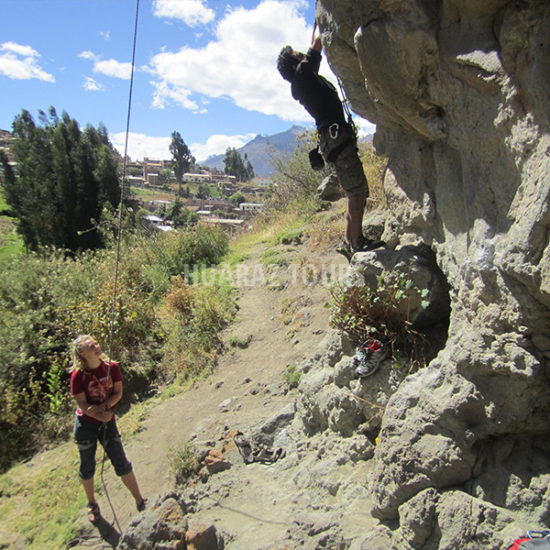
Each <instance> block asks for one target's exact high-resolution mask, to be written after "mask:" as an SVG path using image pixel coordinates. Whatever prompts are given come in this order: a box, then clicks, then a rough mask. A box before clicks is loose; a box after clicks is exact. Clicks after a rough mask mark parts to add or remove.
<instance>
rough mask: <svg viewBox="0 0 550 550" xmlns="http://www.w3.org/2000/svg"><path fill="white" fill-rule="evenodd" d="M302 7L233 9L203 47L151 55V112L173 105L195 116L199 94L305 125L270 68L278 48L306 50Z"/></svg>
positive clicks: (273, 2)
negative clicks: (152, 82) (229, 100)
mask: <svg viewBox="0 0 550 550" xmlns="http://www.w3.org/2000/svg"><path fill="white" fill-rule="evenodd" d="M305 5H307V4H304V2H303V1H302V0H264V1H263V2H261V3H260V4H259V5H258V6H257V7H256V8H254V9H251V10H247V9H245V8H242V7H239V8H236V9H234V10H232V11H228V12H227V13H226V15H225V17H224V18H223V20H221V21H220V23H219V24H218V26H217V28H216V36H215V40H212V41H211V42H209V43H208V44H207V45H206V46H205V47H203V48H197V49H194V48H192V47H189V46H184V47H182V48H181V49H180V50H179V51H177V52H168V51H162V52H161V53H159V54H157V55H156V56H154V57H153V58H152V59H151V61H150V64H149V68H148V70H149V71H150V72H151V73H152V74H153V75H154V77H155V81H154V87H155V92H154V96H153V97H154V99H153V106H154V107H157V108H162V107H164V106H165V104H166V103H168V102H175V103H178V104H180V105H181V106H183V107H184V108H186V109H190V110H192V111H198V110H199V107H198V98H197V99H196V100H195V98H193V94H199V95H202V96H203V97H204V96H206V97H209V98H220V97H225V98H230V99H231V100H232V101H233V102H234V103H235V104H236V105H237V106H239V107H241V108H243V109H246V110H249V111H258V112H261V113H264V114H267V115H276V116H278V117H280V118H282V119H285V120H289V121H296V122H297V121H310V120H311V118H310V117H309V115H308V114H307V112H306V111H305V110H304V109H303V107H302V106H301V105H299V104H298V103H297V102H296V101H294V100H293V99H292V97H291V95H290V88H289V84H288V82H286V81H284V80H283V79H282V78H281V76H280V74H279V72H278V71H277V67H276V60H277V56H278V55H279V51H280V50H281V48H282V47H283V46H284V45H286V44H292V45H293V46H294V47H296V48H297V49H302V50H306V49H307V48H308V46H309V44H310V41H311V31H312V28H311V26H308V24H307V22H306V20H305V19H304V16H303V15H302V14H301V13H300V9H301V8H303V7H304V6H305ZM325 67H328V65H326V64H325V63H324V64H323V73H325V72H326V69H325Z"/></svg>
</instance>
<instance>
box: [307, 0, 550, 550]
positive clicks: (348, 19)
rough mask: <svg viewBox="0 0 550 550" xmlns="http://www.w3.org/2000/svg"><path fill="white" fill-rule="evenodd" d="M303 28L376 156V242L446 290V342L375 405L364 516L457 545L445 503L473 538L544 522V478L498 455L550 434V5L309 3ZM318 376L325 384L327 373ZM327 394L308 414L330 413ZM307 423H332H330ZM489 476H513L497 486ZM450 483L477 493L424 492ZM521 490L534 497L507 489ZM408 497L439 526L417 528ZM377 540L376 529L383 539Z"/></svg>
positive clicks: (317, 420)
mask: <svg viewBox="0 0 550 550" xmlns="http://www.w3.org/2000/svg"><path fill="white" fill-rule="evenodd" d="M316 17H317V22H318V24H319V27H320V29H321V31H322V33H323V43H324V46H325V51H326V55H327V58H328V61H329V63H330V65H331V67H332V68H333V70H334V71H335V72H336V73H337V74H338V75H339V76H340V78H341V80H342V83H343V87H344V89H345V91H346V94H347V96H348V98H349V100H350V102H351V105H352V108H353V109H354V111H356V112H357V113H358V114H360V115H361V116H364V117H366V118H368V119H369V120H371V121H372V122H375V123H376V124H377V132H376V136H375V140H374V143H375V146H376V148H377V150H378V152H380V153H383V154H385V155H387V157H388V159H389V160H388V169H387V171H386V174H385V179H384V190H385V194H386V201H387V204H388V208H389V214H388V217H387V220H386V226H385V233H384V240H385V241H386V242H387V243H388V244H389V245H390V246H392V247H395V248H396V251H398V250H399V249H402V248H403V247H406V246H410V245H413V246H415V247H418V246H420V247H428V248H429V249H431V250H432V251H433V253H434V262H435V263H436V264H437V266H438V269H439V270H440V271H441V273H442V274H443V279H442V280H444V283H445V284H448V289H449V296H450V320H449V331H448V338H447V341H446V343H445V347H444V349H443V350H441V351H440V352H439V354H438V355H437V357H436V358H435V359H434V360H433V361H432V363H431V364H430V366H429V367H428V368H426V369H422V370H420V371H419V372H418V373H416V374H414V375H413V376H412V377H410V378H409V379H407V380H405V381H404V382H403V383H402V384H400V385H399V387H398V388H397V390H396V392H395V393H394V394H393V395H392V397H391V398H390V399H389V401H388V403H387V406H386V408H385V413H384V416H383V418H382V422H381V432H380V444H379V445H378V447H377V450H376V454H375V460H376V465H375V468H374V474H373V479H372V482H373V485H372V486H373V492H374V496H375V501H376V511H377V514H378V515H379V516H380V517H382V518H386V519H394V520H401V521H402V522H403V525H404V527H403V536H405V537H406V540H407V541H409V542H408V544H410V545H412V546H414V545H416V546H414V547H420V546H418V544H420V542H419V541H421V540H426V541H429V540H431V541H432V542H431V543H430V544H432V547H434V548H452V547H453V546H452V543H451V542H450V541H451V538H452V537H454V536H455V533H454V530H453V529H454V528H453V526H452V525H451V524H452V521H450V520H448V519H447V517H450V515H448V516H447V515H446V514H445V513H444V511H445V510H454V512H453V513H455V514H458V515H459V516H460V518H461V520H460V522H461V523H462V524H467V525H468V528H469V532H470V533H471V536H472V537H473V539H472V540H474V539H475V537H476V536H477V535H476V533H484V532H485V531H486V530H487V529H488V526H489V523H490V525H491V528H494V529H497V530H501V529H504V528H505V525H506V524H507V522H508V521H509V518H508V516H507V515H506V514H507V513H508V512H510V513H512V512H513V513H514V514H520V515H521V514H522V513H525V510H529V514H531V517H535V518H537V521H538V522H539V527H542V526H546V527H550V523H549V518H548V510H547V507H546V505H544V504H543V503H542V501H543V498H542V496H541V495H544V494H546V493H547V491H548V489H549V487H550V485H549V482H550V480H549V479H548V470H546V471H545V470H544V467H543V468H535V469H534V470H529V471H526V470H522V469H521V467H520V465H519V463H518V462H513V463H509V462H507V460H508V458H507V456H508V455H506V453H503V452H496V451H495V449H501V448H502V447H506V445H504V443H505V442H509V441H510V440H513V441H518V440H519V438H527V441H528V442H529V441H530V442H531V443H528V442H527V443H525V444H526V445H532V444H533V443H532V442H534V441H541V440H544V439H545V438H547V437H548V435H549V431H550V429H549V426H550V422H549V421H550V384H549V383H548V378H549V375H550V362H549V359H550V338H549V336H548V335H549V334H550V246H549V234H550V208H549V205H550V131H549V121H550V106H549V102H548V97H549V92H550V79H549V78H548V75H549V74H550V5H549V4H548V2H538V1H535V0H531V1H526V2H515V1H513V0H487V1H483V2H472V1H470V0H433V1H430V2H421V1H420V0H318V2H317V12H316ZM395 257H396V256H395V255H392V254H390V253H388V258H394V259H395ZM392 261H393V260H392ZM394 265H398V264H394ZM352 267H354V266H352ZM357 267H358V268H361V266H360V265H359V264H358V265H357ZM390 269H392V268H391V267H390ZM359 271H360V269H359ZM334 364H336V363H334ZM324 368H325V369H326V372H325V374H324V376H325V381H326V382H327V383H330V384H334V380H335V379H336V378H335V374H334V372H332V371H333V370H334V368H333V366H332V367H331V369H332V371H329V370H327V366H326V365H325V367H324ZM305 384H306V382H304V386H303V387H302V389H307V388H306V386H305ZM334 385H336V384H334ZM313 387H315V384H313V383H312V385H311V388H313ZM311 388H310V389H311ZM318 388H319V390H320V392H321V393H323V392H322V386H321V385H320V384H319V385H318ZM307 394H309V395H311V391H310V390H308V391H307ZM335 395H336V397H335V398H334V399H336V401H337V404H336V408H338V407H340V408H342V407H343V405H342V403H343V400H342V398H341V396H340V397H338V393H337V392H336V393H335ZM330 399H331V397H330V396H323V397H322V399H321V400H320V401H319V407H321V406H325V407H326V408H330V407H332V409H331V410H335V407H334V406H332V405H331V404H330V403H329V402H330ZM319 407H318V408H319ZM307 412H308V413H309V415H310V418H312V419H313V423H314V424H316V425H319V426H323V422H325V425H326V426H328V420H324V421H323V420H321V418H325V419H326V418H327V417H326V415H325V416H324V417H320V416H319V415H317V416H316V414H317V413H316V411H315V410H314V407H310V408H309V409H308V411H307ZM351 412H352V415H355V414H356V411H351ZM339 425H341V423H340V424H339ZM347 429H348V428H346V430H347ZM344 431H345V430H344ZM487 456H491V457H492V460H490V461H489V460H486V457H487ZM537 456H543V453H542V452H541V453H539V455H537ZM491 470H493V471H502V472H504V471H506V472H508V474H509V475H508V476H507V477H504V478H502V479H499V480H498V482H499V484H500V488H499V490H497V489H496V488H495V487H494V485H495V483H496V480H495V479H494V478H492V476H491V473H490V471H491ZM518 478H520V479H521V485H522V489H521V490H518V491H517V492H514V491H515V488H517V484H518V483H517V479H518ZM448 487H454V488H455V490H457V491H459V492H463V493H464V495H466V496H467V498H475V499H476V500H472V501H471V502H466V500H467V499H466V500H464V498H465V497H461V499H460V500H457V499H458V496H456V494H455V495H454V496H452V495H451V496H448V497H445V500H439V501H438V505H437V506H436V504H435V503H432V504H428V503H427V501H426V500H422V499H421V497H420V496H419V495H421V494H426V493H425V491H430V490H432V491H436V492H437V494H443V493H442V492H444V491H445V490H446V488H448ZM532 488H536V494H537V495H538V496H537V497H536V498H535V499H534V500H532V501H531V502H530V504H529V503H528V500H529V499H527V498H526V497H525V495H524V498H523V499H522V498H520V497H519V496H517V497H516V498H513V497H512V496H511V495H513V494H516V495H521V494H524V493H522V491H524V492H525V491H530V490H532ZM472 491H476V494H475V495H470V494H469V493H470V492H472ZM430 494H431V493H430ZM503 495H504V496H503ZM417 499H420V501H419V500H417ZM535 501H536V502H537V503H538V504H536V505H535V504H534V502H535ZM409 502H410V503H411V504H410V506H411V509H410V510H409V511H408V512H407V510H406V507H407V503H409ZM419 502H424V503H425V504H426V506H427V509H428V510H432V512H433V515H434V520H433V522H424V523H422V522H421V525H420V526H419V527H418V529H417V528H416V527H414V526H415V525H416V524H417V523H418V522H417V520H416V519H414V517H415V516H414V509H416V508H415V507H418V506H419ZM443 502H445V503H446V504H445V505H444V506H443V504H442V503H443ZM518 503H520V504H518ZM495 506H498V507H502V508H499V511H498V513H497V512H495V511H494V510H493V508H492V507H495ZM507 511H508V512H507ZM432 512H430V513H432ZM411 518H412V519H411ZM488 518H493V519H492V520H491V522H492V523H491V522H489V523H487V522H488ZM503 518H504V519H503ZM483 522H485V523H486V525H485V527H484V526H483V525H481V524H482V523H483ZM455 523H456V522H455ZM431 526H434V527H433V529H434V530H435V531H437V532H438V533H439V534H438V537H439V539H438V540H439V542H438V543H437V544H436V542H434V541H435V539H434V538H433V536H432V535H431V534H430V533H429V531H430V529H431V528H432V527H431ZM382 531H383V530H382ZM382 531H380V532H379V533H377V534H376V536H381V537H387V536H389V535H388V532H386V531H384V532H382ZM435 531H434V532H435ZM430 537H431V538H430ZM480 537H481V535H480ZM482 538H483V537H482ZM438 545H439V546H438ZM464 547H471V548H474V547H475V546H474V542H472V541H471V540H470V541H469V542H467V545H466V546H464ZM488 547H495V548H496V546H495V545H493V546H488Z"/></svg>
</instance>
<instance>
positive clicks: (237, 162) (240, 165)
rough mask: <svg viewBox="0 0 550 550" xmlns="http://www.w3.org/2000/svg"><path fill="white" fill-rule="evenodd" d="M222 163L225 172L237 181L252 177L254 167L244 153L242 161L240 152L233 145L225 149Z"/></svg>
mask: <svg viewBox="0 0 550 550" xmlns="http://www.w3.org/2000/svg"><path fill="white" fill-rule="evenodd" d="M223 164H224V166H225V170H224V171H225V173H226V174H229V175H230V176H235V177H236V178H237V179H238V180H239V181H248V180H250V179H252V178H253V177H254V169H253V168H252V164H250V161H249V160H248V156H247V155H246V153H245V155H244V161H243V158H242V157H241V154H240V153H239V151H237V150H236V149H235V148H234V147H229V148H228V149H227V150H226V151H225V158H224V159H223Z"/></svg>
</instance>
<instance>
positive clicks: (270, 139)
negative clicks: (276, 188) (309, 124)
mask: <svg viewBox="0 0 550 550" xmlns="http://www.w3.org/2000/svg"><path fill="white" fill-rule="evenodd" d="M306 130H307V128H305V127H303V126H292V127H291V128H289V129H288V130H286V131H285V132H281V133H279V134H274V135H272V136H262V135H259V134H258V135H257V136H256V137H255V138H254V139H253V140H252V141H249V142H248V143H247V144H246V145H243V146H242V147H241V148H240V149H237V151H238V152H239V153H240V154H241V156H242V157H243V158H244V155H246V156H247V157H248V160H249V161H250V164H252V167H253V168H254V173H255V174H256V176H260V177H267V176H269V175H271V173H272V172H273V166H272V165H271V162H270V158H271V152H272V151H273V150H275V151H277V152H284V151H287V152H289V153H291V152H292V151H293V150H294V147H296V144H297V141H296V138H297V136H299V135H300V134H302V133H303V132H305V131H306ZM224 158H225V154H223V155H213V156H211V157H208V158H207V159H206V160H205V161H204V162H201V165H203V166H208V167H209V168H217V169H218V170H223V169H224V168H225V166H224V164H223V159H224Z"/></svg>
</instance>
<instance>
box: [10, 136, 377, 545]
mask: <svg viewBox="0 0 550 550" xmlns="http://www.w3.org/2000/svg"><path fill="white" fill-rule="evenodd" d="M307 150H308V144H307V140H306V142H304V143H303V146H302V147H300V148H298V149H297V151H296V152H295V153H294V155H293V159H292V162H293V163H294V165H295V166H296V167H298V166H300V169H301V170H302V172H303V173H304V174H307V173H308V167H307V166H305V165H307V152H306V151H307ZM363 153H364V154H366V156H368V154H369V153H368V152H366V153H365V152H363ZM381 167H382V164H380V163H378V164H376V163H374V164H372V163H371V165H369V166H368V167H366V169H367V171H368V170H370V171H371V173H373V174H377V175H376V176H374V177H373V176H371V183H373V184H374V185H373V189H381V171H382V168H381ZM310 172H311V171H310ZM315 177H317V178H318V176H317V175H316V174H308V175H307V177H306V179H305V180H303V183H302V184H301V183H300V182H298V183H297V182H296V180H294V182H293V183H291V182H290V181H289V180H288V179H287V180H285V178H284V175H281V176H280V178H279V185H278V186H277V187H276V188H275V189H274V190H273V192H272V195H271V198H270V200H269V203H268V204H267V205H266V209H265V212H264V213H263V214H262V215H260V216H258V217H257V218H256V219H255V220H254V222H253V227H252V229H250V230H248V231H247V232H245V233H243V234H241V235H240V236H239V237H238V238H237V239H235V240H234V241H232V242H230V241H229V239H228V236H227V234H226V233H224V232H223V231H222V230H218V229H213V228H211V227H208V226H205V225H202V224H199V225H197V226H196V227H194V228H192V229H182V230H178V231H177V232H172V233H168V234H164V233H159V234H156V233H155V234H151V233H147V232H146V231H143V230H139V229H137V228H136V229H134V230H131V231H127V232H126V233H125V234H124V238H123V239H122V243H121V246H122V249H121V259H120V263H119V273H118V280H117V294H116V300H115V302H114V303H113V291H114V283H115V263H116V250H115V246H114V245H115V244H116V243H114V242H111V241H110V242H109V243H108V246H107V248H106V249H103V250H98V251H88V252H82V253H79V254H78V255H76V256H74V257H68V256H66V255H65V254H64V253H63V252H62V251H56V250H53V251H49V252H46V251H44V252H42V253H40V254H38V253H29V254H22V253H20V254H18V255H15V256H13V257H12V258H11V259H10V261H9V262H3V263H2V264H1V266H0V269H1V270H2V277H1V279H0V319H1V320H0V351H1V352H2V354H3V357H4V361H3V367H2V368H1V370H0V390H1V391H2V394H3V395H4V396H5V398H4V400H3V401H2V404H1V405H0V437H1V439H2V442H3V444H2V453H1V456H0V466H1V467H2V469H3V470H5V474H3V476H2V477H1V478H0V491H1V495H2V496H3V497H4V496H5V497H13V498H8V499H5V498H3V499H2V501H1V504H0V520H1V521H2V523H4V524H6V522H7V523H8V524H13V523H12V522H14V521H15V517H16V516H17V510H16V508H14V505H13V502H15V500H16V498H15V497H17V496H18V495H19V496H21V495H22V494H29V493H32V494H33V495H34V497H33V500H32V503H33V504H32V509H31V511H30V515H29V514H26V517H25V519H24V521H23V519H21V520H20V521H16V522H15V524H14V525H17V528H16V529H17V532H19V533H20V534H21V533H24V535H25V538H26V540H28V541H29V544H30V547H36V548H38V547H40V548H46V547H51V548H57V547H59V545H60V543H61V542H63V543H66V541H67V540H68V539H69V538H70V537H71V536H74V532H72V530H71V527H70V525H71V522H72V521H73V519H74V517H75V513H76V510H77V508H78V506H74V496H75V495H78V498H80V497H81V495H80V492H81V491H80V490H79V489H78V487H77V485H78V482H77V479H76V478H75V476H74V475H73V472H72V462H73V461H74V460H75V458H76V454H75V453H76V451H75V450H74V449H73V446H72V445H69V446H65V445H61V446H60V447H59V448H58V451H57V452H58V453H59V457H58V459H56V460H59V463H60V464H63V466H56V467H55V468H54V470H52V471H51V472H49V473H44V472H43V471H42V472H41V473H40V475H39V476H38V477H32V478H31V477H29V476H28V475H27V471H26V470H25V467H24V466H22V465H16V463H17V462H18V461H21V460H24V459H26V458H27V459H28V458H30V457H31V456H32V455H33V454H34V453H36V452H38V451H40V450H41V449H45V448H51V447H52V446H56V445H59V444H61V443H62V442H64V441H66V440H67V438H68V436H69V435H70V431H71V425H72V410H73V403H72V399H71V398H70V395H69V393H68V386H69V372H68V370H69V368H70V365H69V359H68V353H67V345H68V343H69V342H70V341H71V340H72V339H73V338H75V337H76V336H77V335H78V334H81V333H90V334H93V335H94V337H96V338H97V339H98V341H99V342H100V343H101V345H102V347H103V348H104V350H106V351H108V345H109V341H110V337H111V331H112V336H113V348H112V356H113V357H114V358H116V359H117V360H119V361H120V362H121V363H122V364H123V366H124V372H125V398H124V402H123V403H122V404H121V407H120V410H119V412H121V413H123V412H124V411H125V410H127V409H128V408H129V405H130V404H131V403H133V406H132V409H131V410H132V413H131V414H130V415H125V416H123V418H122V421H121V423H122V426H123V430H125V431H126V433H130V434H131V433H132V432H133V431H135V430H138V429H139V422H140V418H141V414H142V412H141V411H143V407H147V405H146V401H145V400H146V399H147V398H148V397H152V396H158V395H159V392H160V393H162V394H164V395H173V394H174V393H177V392H179V391H181V390H182V389H184V388H185V387H187V386H188V384H189V382H190V381H193V380H196V379H197V378H198V377H201V376H203V375H204V374H205V373H209V372H212V369H213V368H214V367H215V364H216V354H217V352H219V351H220V350H221V348H222V346H223V344H222V342H221V340H220V333H221V329H222V328H223V327H224V326H226V325H227V324H228V323H230V322H231V320H232V319H233V318H234V316H235V313H236V311H237V307H236V301H235V290H236V289H235V288H233V287H232V286H231V282H232V280H233V278H232V277H231V274H232V273H234V272H235V270H237V269H238V266H239V264H240V263H241V262H242V261H244V260H245V259H246V258H247V257H248V255H249V254H250V249H251V247H254V246H256V245H257V244H258V243H260V242H261V243H265V244H267V249H266V252H265V254H264V256H265V257H264V258H263V259H262V261H263V262H264V263H265V264H266V265H269V264H270V263H273V262H275V263H276V262H277V261H284V259H281V258H279V259H277V257H275V256H273V255H272V254H269V252H270V249H271V247H274V246H276V245H277V244H280V243H284V242H287V243H291V242H292V240H293V239H295V238H299V239H302V238H306V237H309V240H310V241H311V243H312V246H316V245H317V246H321V245H322V246H326V245H327V244H328V243H330V242H337V240H338V239H339V236H340V233H341V231H342V228H343V211H338V212H337V213H336V214H334V212H325V211H324V209H323V208H322V204H321V203H320V202H319V200H318V199H317V198H316V196H315V193H314V189H313V186H314V182H315V181H316V180H315ZM317 183H318V179H317ZM216 264H217V265H218V266H219V267H217V268H216V267H215V265H216ZM220 264H221V265H220ZM138 401H139V402H142V403H143V404H137V403H138ZM14 464H15V465H14ZM69 480H70V481H69ZM52 487H53V488H54V492H55V494H56V497H55V499H53V500H52V498H51V488H52ZM69 495H71V496H69ZM10 502H11V504H10ZM69 503H70V504H69ZM82 504H83V503H82ZM53 510H55V517H56V518H57V519H56V520H55V521H53V523H52V522H50V523H51V524H50V523H48V522H49V519H48V518H49V516H50V515H51V513H52V511H53ZM59 518H65V519H63V520H62V521H61V520H60V519H59ZM71 518H73V519H71ZM37 525H40V526H41V527H40V529H38V528H37ZM54 541H55V542H54ZM31 542H32V544H31ZM33 545H34V546H33Z"/></svg>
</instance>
